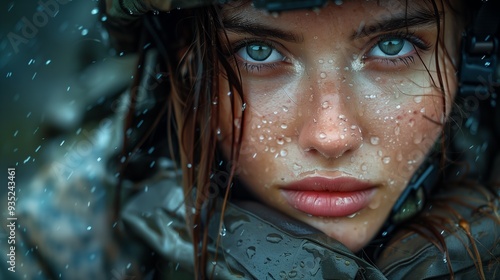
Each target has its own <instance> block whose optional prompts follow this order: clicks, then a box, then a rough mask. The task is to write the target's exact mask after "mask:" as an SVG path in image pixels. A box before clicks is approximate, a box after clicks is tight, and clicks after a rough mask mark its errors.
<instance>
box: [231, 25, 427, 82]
mask: <svg viewBox="0 0 500 280" xmlns="http://www.w3.org/2000/svg"><path fill="white" fill-rule="evenodd" d="M389 39H402V40H405V41H408V42H409V43H410V44H412V46H413V47H414V48H415V49H419V50H421V51H428V50H429V49H430V48H431V45H430V44H429V43H427V42H425V41H424V40H422V39H421V38H420V37H418V36H416V35H415V33H412V32H402V31H398V32H393V33H387V34H383V35H380V36H378V38H377V39H376V41H375V43H373V44H372V45H371V47H370V48H369V51H371V50H373V49H374V48H375V47H377V45H378V44H379V43H381V42H383V41H387V40H389ZM251 44H265V45H268V46H270V47H271V48H272V49H273V51H277V52H278V53H280V54H281V52H280V51H278V49H279V48H280V45H279V44H277V43H275V42H273V41H267V40H258V39H243V40H241V41H239V42H237V43H236V44H235V45H234V46H233V47H232V56H233V57H234V56H236V53H237V52H238V51H239V50H240V49H241V48H244V47H246V46H248V45H251ZM282 55H283V54H282ZM283 56H284V57H285V58H286V56H285V55H283ZM367 59H370V57H367V56H366V54H365V55H364V56H363V61H365V60H367ZM373 59H376V60H378V61H381V62H383V63H386V64H392V65H394V66H397V65H399V64H401V63H402V64H404V65H406V66H408V67H409V66H410V64H411V63H414V62H415V57H414V56H413V55H406V56H402V57H392V58H388V57H385V58H384V57H375V58H373ZM236 61H237V63H238V66H239V67H242V68H243V69H245V70H246V71H248V72H250V73H258V72H261V71H263V70H274V69H276V68H277V67H278V66H279V64H280V63H282V61H280V62H272V63H258V64H255V63H250V62H248V61H247V60H245V61H243V60H241V59H237V58H236Z"/></svg>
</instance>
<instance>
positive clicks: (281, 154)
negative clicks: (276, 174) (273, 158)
mask: <svg viewBox="0 0 500 280" xmlns="http://www.w3.org/2000/svg"><path fill="white" fill-rule="evenodd" d="M287 155H288V151H287V150H285V149H283V150H281V151H280V156H282V157H286V156H287Z"/></svg>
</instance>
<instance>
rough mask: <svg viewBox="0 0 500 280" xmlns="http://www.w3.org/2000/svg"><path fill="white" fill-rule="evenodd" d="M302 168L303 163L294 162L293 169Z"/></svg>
mask: <svg viewBox="0 0 500 280" xmlns="http://www.w3.org/2000/svg"><path fill="white" fill-rule="evenodd" d="M301 169H302V165H300V164H297V163H294V164H293V170H295V171H299V170H301Z"/></svg>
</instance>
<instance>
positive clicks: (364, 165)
mask: <svg viewBox="0 0 500 280" xmlns="http://www.w3.org/2000/svg"><path fill="white" fill-rule="evenodd" d="M361 170H362V171H366V170H368V167H366V164H364V163H363V164H361Z"/></svg>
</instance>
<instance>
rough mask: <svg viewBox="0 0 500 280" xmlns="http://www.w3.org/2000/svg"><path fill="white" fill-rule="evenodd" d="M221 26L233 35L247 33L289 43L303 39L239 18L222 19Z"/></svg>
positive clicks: (302, 39)
mask: <svg viewBox="0 0 500 280" xmlns="http://www.w3.org/2000/svg"><path fill="white" fill-rule="evenodd" d="M223 24H224V29H225V30H227V31H231V32H235V33H247V34H250V35H253V36H257V37H272V38H277V39H281V40H283V41H287V42H291V43H300V42H303V41H304V38H303V37H302V36H301V35H299V34H295V33H293V32H289V31H285V30H281V29H277V28H273V27H270V26H267V25H263V24H260V23H256V22H251V21H249V20H245V19H243V18H241V17H239V16H233V17H231V18H228V19H224V20H223Z"/></svg>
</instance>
